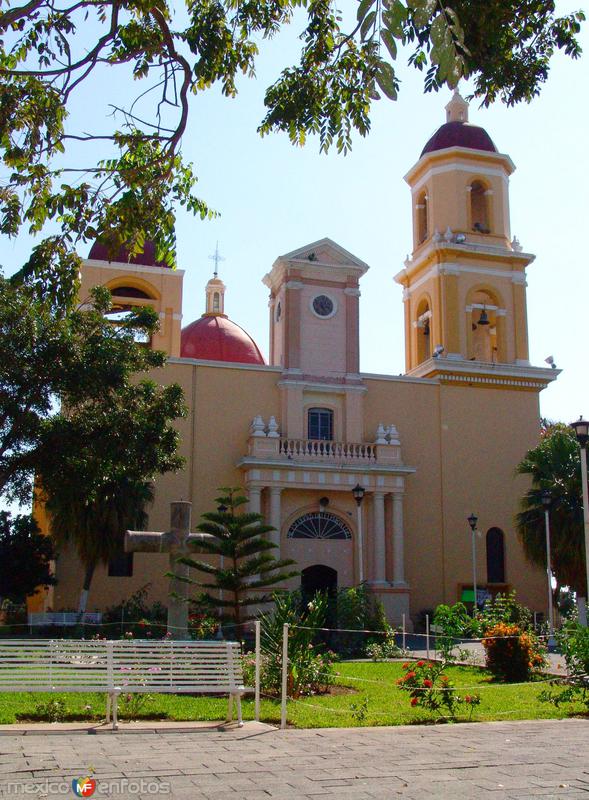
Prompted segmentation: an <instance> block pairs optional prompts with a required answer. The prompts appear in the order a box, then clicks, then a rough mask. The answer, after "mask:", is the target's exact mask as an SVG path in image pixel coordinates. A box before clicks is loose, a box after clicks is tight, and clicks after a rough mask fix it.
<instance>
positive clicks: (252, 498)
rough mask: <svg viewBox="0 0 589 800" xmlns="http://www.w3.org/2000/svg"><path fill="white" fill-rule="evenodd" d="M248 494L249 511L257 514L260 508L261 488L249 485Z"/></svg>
mask: <svg viewBox="0 0 589 800" xmlns="http://www.w3.org/2000/svg"><path fill="white" fill-rule="evenodd" d="M248 495H249V506H248V508H249V511H251V512H252V513H254V514H259V513H260V509H261V508H262V489H261V488H260V487H259V486H250V488H249V489H248Z"/></svg>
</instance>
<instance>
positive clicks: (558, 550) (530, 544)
mask: <svg viewBox="0 0 589 800" xmlns="http://www.w3.org/2000/svg"><path fill="white" fill-rule="evenodd" d="M517 472H518V473H519V474H520V475H529V476H531V478H532V488H531V489H529V490H528V492H526V494H525V495H524V497H523V498H522V500H521V509H522V510H521V511H520V513H519V514H518V515H517V518H516V524H517V530H518V534H519V536H520V539H521V541H522V544H523V546H524V552H525V553H526V556H527V557H528V558H529V559H530V561H532V562H533V563H535V564H538V565H539V566H542V567H544V569H545V568H546V532H545V523H544V506H543V504H542V493H543V492H544V491H546V490H548V491H549V492H550V495H551V498H552V504H551V507H550V534H551V561H552V570H553V573H554V576H555V578H556V580H557V582H558V584H559V585H560V586H569V587H570V588H571V589H573V590H574V591H576V592H578V593H579V594H581V595H582V596H584V597H586V596H587V595H586V591H587V587H586V573H585V544H584V532H583V497H582V491H581V459H580V450H579V445H578V442H577V438H576V435H575V432H574V431H573V430H572V428H570V427H569V426H567V425H564V424H563V423H555V424H547V425H545V427H544V429H543V432H542V439H541V441H540V444H539V445H538V446H537V447H535V448H533V449H532V450H530V451H529V452H528V453H527V455H526V457H525V458H524V460H523V461H522V462H521V463H520V464H518V467H517Z"/></svg>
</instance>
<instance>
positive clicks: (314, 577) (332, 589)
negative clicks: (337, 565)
mask: <svg viewBox="0 0 589 800" xmlns="http://www.w3.org/2000/svg"><path fill="white" fill-rule="evenodd" d="M317 592H326V593H327V596H328V598H329V601H330V602H329V611H328V614H327V620H326V627H327V628H333V627H334V626H335V622H336V600H337V570H335V569H332V568H331V567H327V566H325V564H313V566H312V567H307V568H306V569H304V570H303V571H302V572H301V596H302V601H303V604H304V605H305V606H306V605H307V603H309V602H310V601H311V600H312V599H313V598H314V597H315V595H316V594H317Z"/></svg>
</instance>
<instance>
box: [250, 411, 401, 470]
mask: <svg viewBox="0 0 589 800" xmlns="http://www.w3.org/2000/svg"><path fill="white" fill-rule="evenodd" d="M248 451H249V452H248V455H249V456H250V457H253V458H258V459H260V460H272V461H276V460H279V461H283V460H284V461H294V462H300V463H309V462H311V463H322V464H326V465H329V464H332V465H337V464H351V465H358V466H378V465H381V466H391V467H392V466H397V465H401V464H402V459H401V442H400V440H399V434H398V432H397V429H396V427H395V426H394V425H389V426H384V425H383V424H382V423H380V424H379V425H378V428H377V430H376V436H375V441H374V442H334V441H326V440H320V439H297V438H290V437H286V436H281V435H280V432H279V427H278V423H277V422H276V419H275V418H274V417H270V421H269V423H268V425H266V423H265V422H264V420H263V419H262V417H261V416H260V415H258V416H257V417H255V418H254V419H253V421H252V424H251V428H250V437H249V447H248Z"/></svg>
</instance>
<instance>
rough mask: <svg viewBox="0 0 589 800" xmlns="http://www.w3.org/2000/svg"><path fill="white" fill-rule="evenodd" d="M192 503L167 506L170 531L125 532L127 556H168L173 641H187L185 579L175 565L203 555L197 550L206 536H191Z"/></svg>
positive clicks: (183, 570) (182, 567) (185, 574)
mask: <svg viewBox="0 0 589 800" xmlns="http://www.w3.org/2000/svg"><path fill="white" fill-rule="evenodd" d="M191 511H192V503H187V502H185V501H183V500H180V501H177V502H175V503H170V530H169V531H166V532H165V533H160V532H158V531H127V532H126V533H125V552H126V553H169V559H170V572H171V573H172V575H171V576H170V584H169V592H168V593H169V597H168V634H170V636H171V637H172V639H187V638H188V602H187V600H188V584H187V583H186V582H185V581H184V580H182V578H187V577H188V567H187V566H186V564H178V558H180V557H181V556H184V555H189V554H191V553H198V552H202V549H201V547H200V545H201V543H202V542H203V541H204V540H205V539H210V538H211V537H210V534H208V533H190V516H191Z"/></svg>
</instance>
